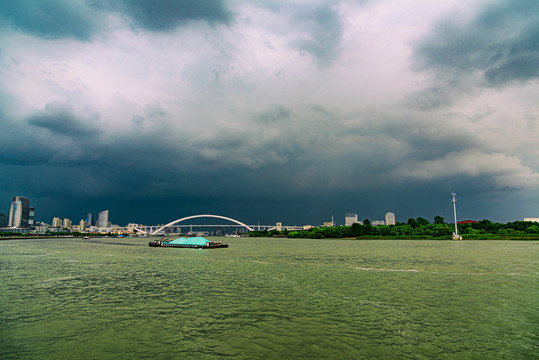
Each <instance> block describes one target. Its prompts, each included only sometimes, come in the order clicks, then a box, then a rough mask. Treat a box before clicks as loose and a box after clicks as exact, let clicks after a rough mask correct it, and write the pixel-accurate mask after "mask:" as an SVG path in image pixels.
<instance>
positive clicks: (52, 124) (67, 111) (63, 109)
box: [26, 102, 100, 138]
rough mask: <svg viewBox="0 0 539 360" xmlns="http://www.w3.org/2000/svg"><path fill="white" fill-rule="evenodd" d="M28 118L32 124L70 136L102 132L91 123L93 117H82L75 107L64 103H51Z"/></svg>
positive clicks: (82, 136) (76, 136)
mask: <svg viewBox="0 0 539 360" xmlns="http://www.w3.org/2000/svg"><path fill="white" fill-rule="evenodd" d="M26 120H27V121H28V124H30V125H32V126H37V127H40V128H43V129H46V130H49V131H50V132H51V133H54V134H57V135H64V136H68V137H74V138H85V137H91V136H96V135H98V134H99V133H100V131H99V130H98V129H97V127H96V126H95V125H94V124H91V123H89V121H91V120H92V119H90V120H86V119H85V120H83V119H81V117H80V115H77V114H75V111H74V109H73V107H71V106H69V105H68V104H64V103H58V102H54V103H49V104H47V105H45V108H44V109H43V110H41V111H37V112H35V113H34V114H32V115H30V116H29V117H28V118H27V119H26ZM94 121H95V119H94Z"/></svg>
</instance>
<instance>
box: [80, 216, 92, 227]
mask: <svg viewBox="0 0 539 360" xmlns="http://www.w3.org/2000/svg"><path fill="white" fill-rule="evenodd" d="M82 219H83V220H84V221H86V226H87V227H88V226H93V225H95V217H94V214H93V213H84V214H82Z"/></svg>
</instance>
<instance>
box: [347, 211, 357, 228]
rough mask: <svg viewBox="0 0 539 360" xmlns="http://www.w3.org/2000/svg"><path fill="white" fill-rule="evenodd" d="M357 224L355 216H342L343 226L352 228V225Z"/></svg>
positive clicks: (351, 214)
mask: <svg viewBox="0 0 539 360" xmlns="http://www.w3.org/2000/svg"><path fill="white" fill-rule="evenodd" d="M357 222H358V221H357V214H354V213H347V214H346V215H344V225H346V226H352V224H355V223H357Z"/></svg>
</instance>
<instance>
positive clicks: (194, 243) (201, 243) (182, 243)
mask: <svg viewBox="0 0 539 360" xmlns="http://www.w3.org/2000/svg"><path fill="white" fill-rule="evenodd" d="M148 245H149V246H152V247H175V248H189V249H216V248H227V247H228V244H223V243H222V242H220V241H211V240H208V239H205V238H203V237H188V238H184V237H182V238H178V239H174V240H163V239H161V240H154V241H150V242H149V243H148Z"/></svg>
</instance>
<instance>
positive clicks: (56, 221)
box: [52, 217, 62, 228]
mask: <svg viewBox="0 0 539 360" xmlns="http://www.w3.org/2000/svg"><path fill="white" fill-rule="evenodd" d="M52 227H53V228H61V227H62V220H61V219H60V218H59V217H53V218H52Z"/></svg>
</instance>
